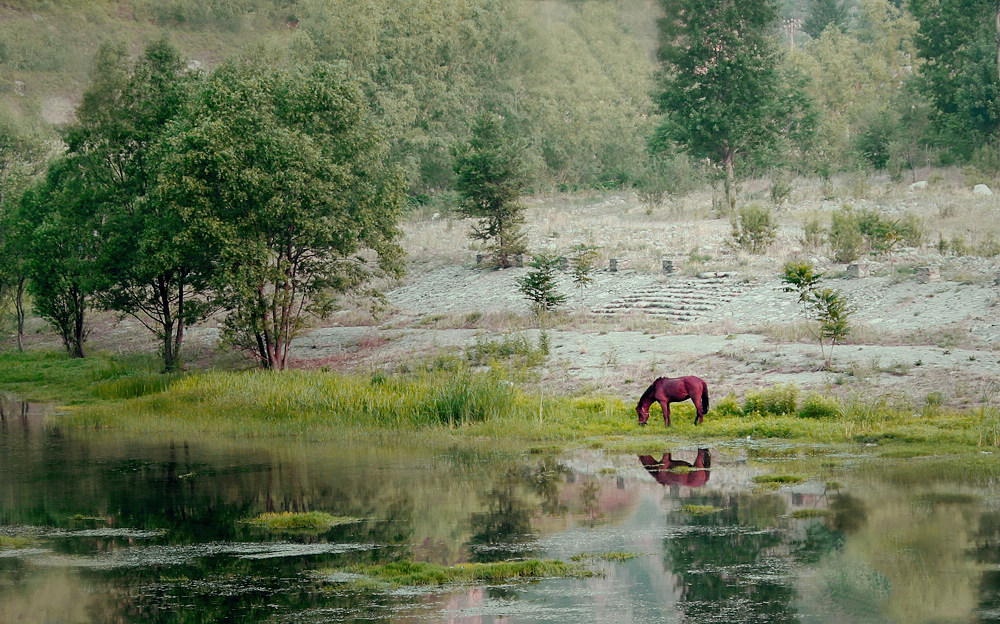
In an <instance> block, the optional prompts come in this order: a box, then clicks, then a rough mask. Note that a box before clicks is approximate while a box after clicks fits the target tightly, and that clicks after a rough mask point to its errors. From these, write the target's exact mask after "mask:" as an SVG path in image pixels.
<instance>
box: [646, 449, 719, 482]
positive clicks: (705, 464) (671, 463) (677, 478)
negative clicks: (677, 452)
mask: <svg viewBox="0 0 1000 624" xmlns="http://www.w3.org/2000/svg"><path fill="white" fill-rule="evenodd" d="M639 461H640V462H642V465H643V466H644V467H645V468H646V470H647V471H649V474H651V475H653V478H654V479H656V482H657V483H659V484H660V485H685V486H687V487H701V486H703V485H705V484H706V483H708V476H709V473H710V472H711V471H710V470H708V469H709V468H711V467H712V454H711V453H709V452H708V449H704V448H700V449H698V456H697V457H696V458H695V460H694V463H693V464H692V463H690V462H686V461H681V460H679V459H674V458H673V457H671V456H670V453H664V454H663V459H661V460H660V461H656V460H655V459H653V456H652V455H640V456H639ZM676 468H680V469H681V470H675V469H676ZM690 468H700V470H685V469H690Z"/></svg>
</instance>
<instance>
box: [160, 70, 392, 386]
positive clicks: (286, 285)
mask: <svg viewBox="0 0 1000 624" xmlns="http://www.w3.org/2000/svg"><path fill="white" fill-rule="evenodd" d="M163 147H164V150H163V154H162V160H161V167H162V170H161V174H160V176H159V178H158V192H159V193H161V194H162V195H161V196H162V198H163V201H164V202H168V203H173V204H175V205H178V206H180V207H181V209H182V210H183V212H184V213H185V219H186V221H187V222H188V223H189V224H190V225H191V227H192V228H193V229H194V231H193V232H192V233H191V236H192V237H194V238H197V239H198V240H201V241H204V243H203V244H204V246H205V247H206V248H207V249H208V250H209V251H210V252H211V253H212V254H213V260H214V262H215V263H216V265H217V266H218V267H219V270H217V271H215V273H214V274H213V279H214V281H215V284H214V286H215V288H214V290H215V292H216V293H218V296H217V299H216V301H217V303H218V304H219V305H220V306H221V307H223V308H225V309H226V310H228V311H229V314H228V315H227V317H226V327H225V329H226V334H227V336H228V338H229V340H230V341H231V343H232V344H234V345H236V346H238V347H240V348H243V349H246V350H247V351H248V352H250V353H251V354H252V355H253V356H254V358H255V359H256V360H257V361H258V362H259V363H260V365H261V366H263V367H266V368H278V369H282V368H284V367H285V366H286V365H287V363H288V353H289V346H290V344H291V342H292V340H293V339H294V337H295V336H296V334H297V333H298V331H299V330H300V329H301V328H302V326H303V324H304V323H305V321H306V320H307V319H308V318H310V317H311V316H313V315H316V316H322V315H324V314H326V313H328V312H329V311H330V310H331V309H332V307H333V305H334V303H335V302H334V297H336V296H337V295H339V294H342V293H345V292H349V291H359V290H362V289H364V288H366V287H368V286H369V284H370V282H371V281H372V280H373V279H374V278H377V277H387V276H398V275H400V274H401V273H402V269H403V267H402V250H401V248H400V247H399V246H398V244H397V242H396V241H397V239H398V237H399V235H400V233H399V230H398V227H397V221H398V219H399V217H400V215H401V213H402V208H403V205H404V195H403V188H404V184H403V180H402V177H401V175H400V172H399V171H398V169H396V168H395V167H393V166H390V165H388V164H387V162H386V149H387V146H386V145H385V143H384V141H383V140H382V138H381V135H380V133H379V131H378V129H377V128H376V127H375V125H374V124H373V123H372V122H371V120H370V118H369V117H368V114H367V105H366V103H365V102H364V101H363V99H362V96H361V93H360V91H359V90H358V88H357V85H355V84H354V83H353V82H352V81H351V80H350V79H348V77H347V76H346V75H345V73H344V72H343V71H342V69H339V68H336V67H334V66H332V65H328V64H325V63H316V64H306V65H300V64H297V63H295V62H294V61H289V60H288V59H282V58H275V57H274V56H273V55H271V54H270V53H268V52H266V51H264V52H261V51H257V52H251V53H248V54H247V55H246V56H244V57H243V58H241V59H237V60H233V61H229V62H227V63H225V64H223V65H221V66H220V67H219V68H217V69H216V70H215V71H214V72H213V73H212V75H211V76H210V77H209V79H208V80H207V81H206V82H205V84H204V87H203V88H202V90H201V91H200V93H199V94H198V96H197V100H196V104H195V105H194V106H193V107H192V110H191V111H190V118H189V119H187V120H185V123H182V124H176V125H174V126H172V133H171V135H170V136H169V137H167V139H166V140H165V141H164V146H163ZM366 292H367V294H377V293H375V292H374V291H371V290H369V291H366Z"/></svg>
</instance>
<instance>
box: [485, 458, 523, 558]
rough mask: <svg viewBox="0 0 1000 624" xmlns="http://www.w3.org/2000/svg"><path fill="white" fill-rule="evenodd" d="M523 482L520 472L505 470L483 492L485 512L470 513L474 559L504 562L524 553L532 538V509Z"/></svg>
mask: <svg viewBox="0 0 1000 624" xmlns="http://www.w3.org/2000/svg"><path fill="white" fill-rule="evenodd" d="M527 478H530V477H527ZM525 481H526V476H525V475H524V474H523V473H519V472H518V471H516V470H508V471H507V472H506V473H505V474H504V475H503V476H501V477H500V479H499V480H498V481H497V482H496V484H495V485H494V486H493V488H492V489H491V490H490V491H489V493H487V494H486V495H485V498H486V500H485V505H484V506H485V508H486V511H483V512H481V513H474V514H472V516H471V518H470V523H471V525H472V537H471V538H470V539H469V545H470V546H471V550H472V559H473V560H474V561H477V562H483V563H486V562H492V561H503V560H506V559H510V558H512V557H516V556H521V555H523V554H524V551H525V549H526V548H527V544H528V543H529V542H530V541H531V540H532V536H531V516H532V514H533V513H534V509H535V505H533V504H531V503H530V502H529V501H527V500H525V498H524V496H523V495H522V494H521V493H520V490H521V489H522V488H521V486H522V485H523V484H525Z"/></svg>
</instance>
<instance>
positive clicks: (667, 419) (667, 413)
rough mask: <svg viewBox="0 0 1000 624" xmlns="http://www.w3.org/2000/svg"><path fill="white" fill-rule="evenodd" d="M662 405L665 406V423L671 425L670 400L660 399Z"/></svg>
mask: <svg viewBox="0 0 1000 624" xmlns="http://www.w3.org/2000/svg"><path fill="white" fill-rule="evenodd" d="M660 407H662V408H663V424H665V425H666V426H668V427H669V426H670V401H668V400H667V399H660Z"/></svg>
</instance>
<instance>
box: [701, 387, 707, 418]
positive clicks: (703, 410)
mask: <svg viewBox="0 0 1000 624" xmlns="http://www.w3.org/2000/svg"><path fill="white" fill-rule="evenodd" d="M701 413H702V414H707V413H708V384H707V383H704V382H702V384H701Z"/></svg>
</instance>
